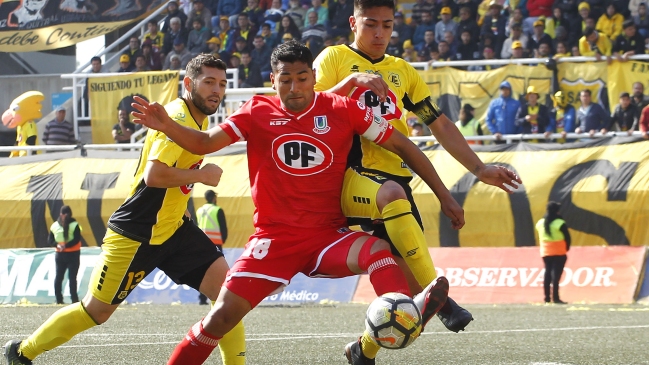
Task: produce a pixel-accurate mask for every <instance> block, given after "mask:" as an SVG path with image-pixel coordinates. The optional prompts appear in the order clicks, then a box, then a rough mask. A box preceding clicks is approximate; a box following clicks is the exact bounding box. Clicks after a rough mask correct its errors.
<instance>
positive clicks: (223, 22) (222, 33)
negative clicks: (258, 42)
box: [216, 15, 234, 50]
mask: <svg viewBox="0 0 649 365" xmlns="http://www.w3.org/2000/svg"><path fill="white" fill-rule="evenodd" d="M219 28H220V30H219V32H218V33H216V37H217V38H218V39H220V40H221V44H220V47H219V50H226V49H227V48H228V46H229V44H230V42H232V38H230V35H231V34H232V33H234V30H233V29H231V28H230V20H229V19H228V17H227V16H225V15H222V16H221V18H220V20H219Z"/></svg>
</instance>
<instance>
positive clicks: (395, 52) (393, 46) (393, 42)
mask: <svg viewBox="0 0 649 365" xmlns="http://www.w3.org/2000/svg"><path fill="white" fill-rule="evenodd" d="M402 44H403V43H401V41H400V40H399V32H397V31H396V30H393V31H392V35H391V36H390V42H389V43H388V48H387V49H386V51H385V53H387V54H389V55H391V56H394V57H401V54H402V53H403V46H402Z"/></svg>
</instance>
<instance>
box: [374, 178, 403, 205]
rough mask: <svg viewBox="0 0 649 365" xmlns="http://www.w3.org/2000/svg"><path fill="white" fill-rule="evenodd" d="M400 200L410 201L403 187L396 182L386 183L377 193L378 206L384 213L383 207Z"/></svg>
mask: <svg viewBox="0 0 649 365" xmlns="http://www.w3.org/2000/svg"><path fill="white" fill-rule="evenodd" d="M399 199H408V197H407V196H406V192H405V191H404V190H403V187H401V185H399V184H397V183H396V182H394V181H387V182H385V183H384V184H383V185H381V187H380V188H379V191H378V192H377V193H376V204H377V206H378V208H379V210H380V211H383V207H385V206H386V205H388V204H390V203H391V202H393V201H395V200H399Z"/></svg>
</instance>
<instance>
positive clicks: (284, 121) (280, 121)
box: [270, 118, 291, 125]
mask: <svg viewBox="0 0 649 365" xmlns="http://www.w3.org/2000/svg"><path fill="white" fill-rule="evenodd" d="M290 121H291V120H290V119H288V118H275V119H271V120H270V125H285V124H287V123H288V122H290Z"/></svg>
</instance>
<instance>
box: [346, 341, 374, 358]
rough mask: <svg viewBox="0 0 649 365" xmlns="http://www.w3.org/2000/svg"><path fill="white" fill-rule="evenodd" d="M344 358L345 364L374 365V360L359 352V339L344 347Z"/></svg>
mask: <svg viewBox="0 0 649 365" xmlns="http://www.w3.org/2000/svg"><path fill="white" fill-rule="evenodd" d="M345 357H346V358H347V363H348V364H351V365H374V364H375V362H374V359H368V358H367V357H365V355H363V351H362V350H361V338H360V337H359V338H358V340H356V341H354V342H350V343H348V344H347V346H345Z"/></svg>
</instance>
